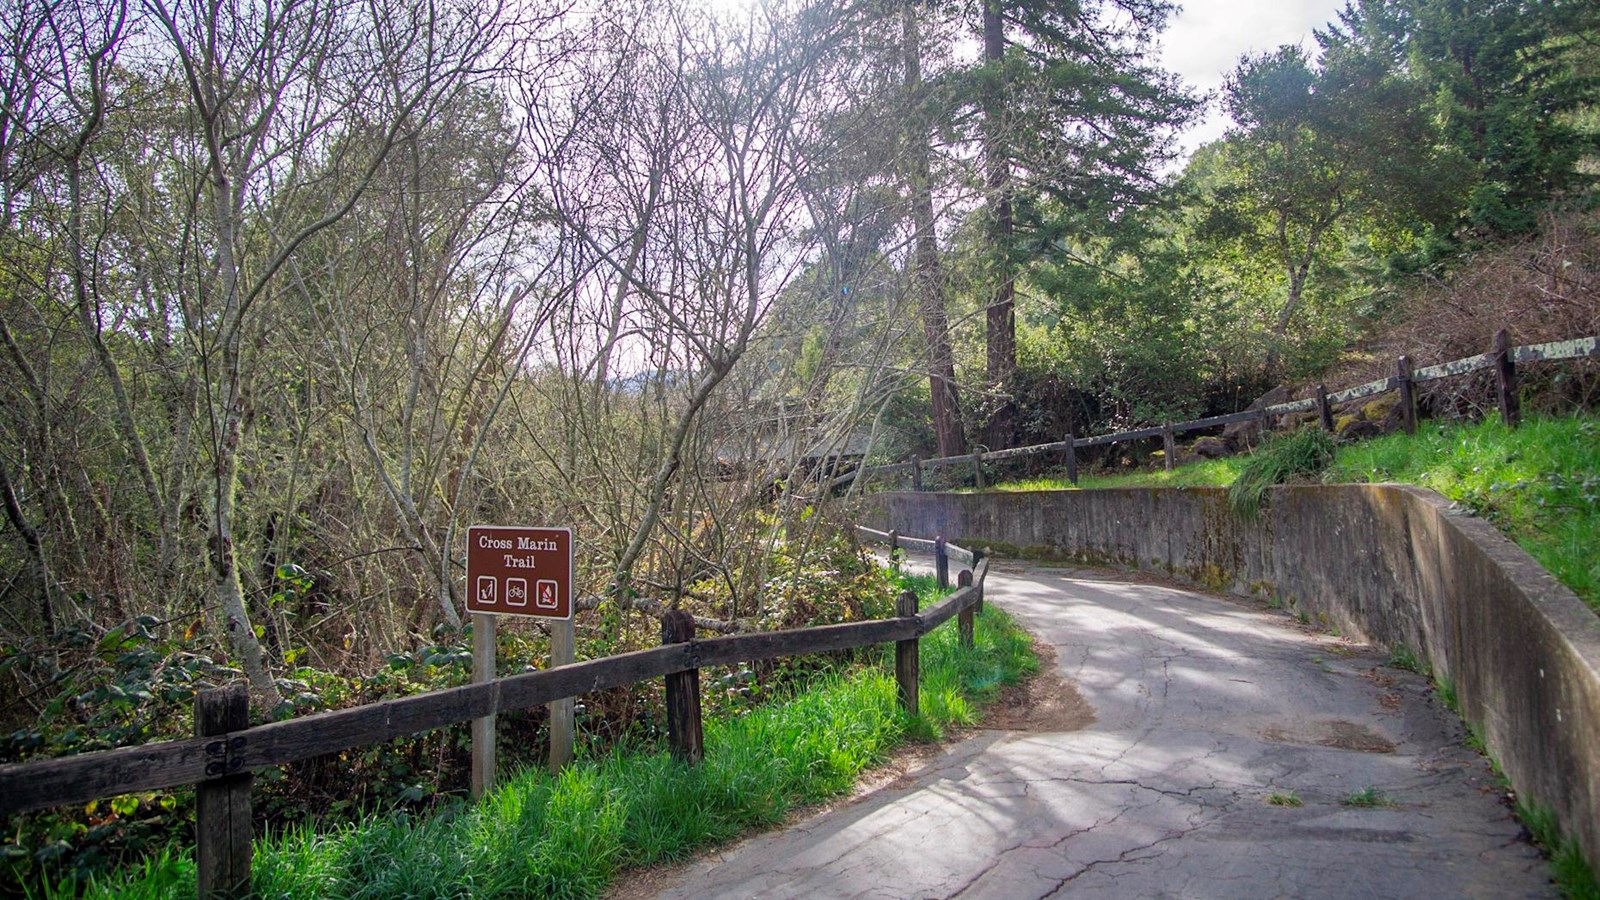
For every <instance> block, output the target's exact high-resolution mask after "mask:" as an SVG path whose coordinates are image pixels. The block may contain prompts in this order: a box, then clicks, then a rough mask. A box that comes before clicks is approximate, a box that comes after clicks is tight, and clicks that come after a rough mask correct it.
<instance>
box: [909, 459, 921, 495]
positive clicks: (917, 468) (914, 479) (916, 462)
mask: <svg viewBox="0 0 1600 900" xmlns="http://www.w3.org/2000/svg"><path fill="white" fill-rule="evenodd" d="M911 489H912V490H913V491H921V490H922V457H920V456H913V457H911Z"/></svg>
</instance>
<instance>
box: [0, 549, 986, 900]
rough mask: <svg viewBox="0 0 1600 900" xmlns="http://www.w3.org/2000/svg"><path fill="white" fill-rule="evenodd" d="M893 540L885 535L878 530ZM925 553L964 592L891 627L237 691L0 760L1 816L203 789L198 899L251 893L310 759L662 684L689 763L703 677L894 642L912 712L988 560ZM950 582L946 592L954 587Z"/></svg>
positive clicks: (666, 634)
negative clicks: (378, 686) (188, 716)
mask: <svg viewBox="0 0 1600 900" xmlns="http://www.w3.org/2000/svg"><path fill="white" fill-rule="evenodd" d="M873 534H875V535H881V536H884V537H887V535H884V533H883V532H873ZM899 540H900V541H901V542H902V543H904V544H906V545H911V546H915V547H917V548H919V549H920V548H923V547H926V548H929V549H930V550H932V549H934V548H941V549H944V550H947V551H948V552H947V554H946V558H949V559H960V560H963V561H966V562H967V563H968V564H969V565H972V566H973V568H972V569H964V570H962V572H961V579H960V587H959V588H958V589H957V590H955V591H953V592H951V593H950V594H948V595H947V596H945V597H944V598H943V599H941V600H940V601H939V602H937V603H935V604H934V605H933V606H931V607H929V608H928V609H926V610H918V609H917V601H916V596H915V595H911V597H910V599H909V600H907V599H906V598H905V597H904V596H902V597H901V598H900V600H899V605H898V609H897V612H898V613H899V615H897V616H896V617H895V618H892V619H874V620H871V621H866V622H849V623H845V624H841V625H823V626H820V627H816V628H799V629H792V630H788V631H771V632H764V633H758V634H742V635H734V636H731V637H718V638H710V639H707V640H697V639H695V638H694V619H693V617H692V616H689V615H688V614H687V613H681V612H672V613H669V614H668V615H667V616H666V617H665V618H664V619H663V622H662V646H660V647H655V648H652V649H649V650H639V651H635V652H633V653H621V654H617V655H614V656H607V657H603V658H601V659H592V660H586V661H584V662H577V663H572V664H570V665H564V666H557V667H555V668H551V669H546V670H544V671H541V672H530V673H527V674H523V675H512V676H509V677H506V678H499V679H496V680H493V681H488V682H484V683H480V684H470V685H464V686H462V687H457V688H450V689H448V690H443V691H433V692H430V693H426V694H418V695H415V696H411V697H401V698H398V699H395V700H386V701H384V702H382V703H374V704H369V705H367V706H358V707H354V708H351V709H340V710H332V711H329V712H324V713H317V714H315V715H310V716H304V717H302V718H298V719H290V720H288V721H285V722H273V723H270V724H267V725H258V726H255V727H247V725H248V702H249V701H248V697H247V695H246V694H245V692H244V690H243V687H242V686H240V685H235V686H231V687H228V688H221V689H216V690H210V691H203V692H201V694H200V695H199V696H198V697H197V698H196V705H195V719H196V730H197V736H196V737H193V738H189V739H185V740H177V741H162V742H160V743H154V744H144V745H141V746H138V747H124V748H121V749H117V750H105V751H99V752H94V753H82V754H79V755H77V756H67V757H62V758H60V759H50V760H43V761H40V762H28V763H13V764H8V765H0V814H10V813H18V812H27V811H29V810H33V809H40V808H43V807H48V806H66V805H75V804H82V803H87V802H89V801H90V800H95V799H98V798H100V797H106V796H113V795H117V794H129V793H137V792H141V791H153V790H162V789H167V788H175V787H182V786H185V785H191V784H192V785H196V786H197V787H198V796H199V801H198V803H197V805H196V844H197V846H196V859H197V863H198V869H197V876H198V885H199V893H200V896H201V897H203V898H204V897H213V896H220V897H234V896H245V895H247V894H248V893H249V871H250V845H251V834H250V830H249V829H250V809H249V786H250V777H251V776H250V773H251V772H252V771H254V770H256V769H261V768H265V767H267V766H277V765H283V764H285V763H291V762H295V761H297V760H302V759H306V758H309V757H312V756H321V755H323V754H327V753H337V752H339V751H342V750H349V749H353V748H356V747H362V746H366V745H368V744H374V743H378V742H381V741H386V740H391V739H393V738H398V737H405V736H407V735H411V734H416V733H418V732H423V731H429V730H432V729H435V728H442V727H444V726H446V725H453V724H458V723H461V722H469V721H473V720H478V719H483V718H485V717H487V716H492V715H495V714H497V713H501V712H508V711H511V710H517V709H527V708H530V707H535V706H541V705H543V704H547V703H550V702H552V701H556V700H562V699H566V698H570V697H576V696H578V695H579V694H585V693H589V692H592V691H601V690H606V689H607V688H615V687H623V686H625V685H630V684H634V683H637V682H640V681H646V680H651V679H655V678H663V679H665V680H666V686H667V709H668V718H669V722H668V731H669V734H670V744H671V748H672V752H673V753H674V754H675V755H677V756H679V757H680V758H682V759H685V760H687V761H689V762H691V763H694V762H698V761H699V759H700V757H701V754H702V753H703V750H704V744H703V737H702V732H701V728H700V686H699V670H700V669H701V668H703V667H705V666H720V665H732V664H734V663H744V662H756V661H759V660H765V659H773V658H776V657H781V656H802V655H807V654H813V653H826V652H829V651H834V650H847V649H854V648H858V647H867V646H871V645H875V644H885V643H894V644H895V646H896V654H895V656H896V665H895V671H896V676H897V679H898V681H899V688H898V693H899V696H900V700H901V704H902V706H904V707H905V708H906V709H907V710H908V711H909V712H911V713H912V714H915V712H916V702H917V701H916V698H917V690H918V683H917V681H918V666H917V642H918V641H919V640H920V639H921V638H922V637H923V636H925V635H927V634H928V633H929V632H931V631H933V629H935V628H937V627H939V626H940V625H942V624H943V623H944V622H946V621H948V620H949V619H951V618H953V617H956V616H959V617H960V618H961V622H960V629H961V630H960V640H961V641H962V643H963V644H965V645H967V646H971V644H972V615H973V613H974V612H975V611H976V610H977V609H978V608H979V607H980V605H981V603H982V602H983V582H984V579H985V578H986V577H987V575H988V570H989V565H988V562H987V561H982V560H980V559H979V557H978V555H977V554H975V553H973V552H972V551H969V550H965V549H963V548H960V547H955V546H949V547H946V546H945V544H944V542H943V540H942V539H937V538H936V539H933V540H922V539H918V538H899ZM947 581H948V579H944V580H941V583H940V586H941V587H942V588H943V587H948V584H947Z"/></svg>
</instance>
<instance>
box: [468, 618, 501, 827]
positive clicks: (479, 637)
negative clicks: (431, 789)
mask: <svg viewBox="0 0 1600 900" xmlns="http://www.w3.org/2000/svg"><path fill="white" fill-rule="evenodd" d="M495 619H496V617H495V616H493V615H491V614H489V613H473V614H472V683H473V684H484V683H486V682H490V681H493V680H494V674H495V673H494V656H495V653H494V650H495V647H494V642H495V634H494V633H495V625H496V621H495ZM494 718H495V717H494V713H490V714H489V715H487V716H484V717H483V718H481V719H473V720H472V799H474V800H479V799H482V797H483V795H484V794H487V793H489V791H490V790H492V789H493V788H494V774H495V759H494V755H495V754H494V750H495V747H494Z"/></svg>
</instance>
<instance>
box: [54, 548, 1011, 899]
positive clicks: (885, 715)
mask: <svg viewBox="0 0 1600 900" xmlns="http://www.w3.org/2000/svg"><path fill="white" fill-rule="evenodd" d="M896 584H897V586H904V587H909V588H911V589H913V590H917V591H918V592H919V594H920V595H921V596H922V597H923V598H924V600H928V601H931V600H932V599H934V598H935V595H936V594H937V590H936V588H935V587H934V586H933V579H931V578H918V577H907V576H896ZM956 635H957V632H956V629H955V627H954V625H953V624H952V625H951V626H950V627H946V628H940V629H938V630H937V631H935V632H934V633H933V634H931V635H929V636H928V637H926V638H924V639H923V642H922V677H923V681H922V696H921V713H920V714H919V715H918V716H917V717H915V718H911V717H907V716H906V715H904V714H903V713H902V712H900V711H899V709H898V707H897V705H896V702H895V683H894V678H893V675H892V665H891V664H890V662H891V657H890V656H889V655H888V654H887V653H886V652H885V651H884V650H883V649H879V650H875V651H873V652H870V653H866V654H863V655H862V657H861V658H860V659H857V660H854V661H851V662H844V663H817V662H814V661H813V662H812V663H811V664H810V665H811V666H812V667H811V668H810V670H809V671H808V674H806V675H805V676H804V677H803V678H802V679H801V680H800V681H798V682H797V683H796V684H795V685H793V686H792V687H790V688H788V689H785V690H783V691H782V692H781V696H778V697H776V698H774V699H772V700H770V701H769V702H766V703H763V704H761V705H759V706H755V707H752V708H748V709H725V711H724V713H723V714H721V715H718V716H716V717H714V718H712V719H711V720H709V721H707V723H706V755H705V760H704V762H703V763H702V764H701V765H699V766H694V767H690V766H686V765H684V764H682V763H680V762H678V761H676V760H674V759H673V758H672V757H671V756H670V755H669V754H668V753H667V752H666V751H665V748H664V747H663V746H662V745H661V744H660V742H628V743H624V744H621V745H619V746H617V747H616V748H614V749H613V750H611V751H610V752H606V753H586V754H585V755H584V756H583V757H582V758H580V759H579V760H578V761H577V762H576V763H575V764H574V765H572V766H571V767H570V768H568V769H566V770H565V771H563V772H562V773H561V774H560V775H559V776H551V775H549V774H548V773H546V772H545V771H544V770H543V769H542V768H538V767H529V768H527V769H525V770H524V771H522V772H521V773H520V774H518V775H515V776H513V777H511V778H509V779H507V783H505V784H504V785H503V786H501V787H499V788H497V789H496V790H495V791H494V792H493V793H492V794H491V795H490V796H488V797H487V798H486V799H485V800H484V801H483V802H481V803H478V804H471V805H469V804H467V803H465V802H462V801H460V800H457V801H455V802H452V803H450V804H448V805H446V806H444V807H443V808H441V809H439V810H438V811H437V812H435V813H434V814H432V815H422V814H416V813H409V812H403V811H402V812H395V813H392V814H386V815H379V816H373V817H369V818H365V819H362V820H359V821H356V822H353V823H347V824H342V825H337V826H335V827H332V828H328V829H319V828H315V827H313V826H312V825H311V824H309V823H308V824H303V825H299V826H295V827H291V828H288V829H286V830H283V831H281V832H280V833H278V834H276V835H273V836H271V837H269V838H267V839H264V840H261V841H259V842H258V844H257V848H256V862H255V887H256V891H257V893H258V894H259V895H260V896H262V897H283V898H300V897H304V898H322V897H330V896H341V897H364V898H383V897H396V898H398V897H423V896H425V897H462V898H465V897H472V898H489V897H595V896H598V895H599V894H600V892H601V891H602V890H603V889H604V888H605V887H606V885H607V884H609V883H610V882H611V880H612V879H613V878H614V877H615V876H616V875H617V874H618V873H620V872H622V871H623V870H626V869H628V868H632V867H638V866H646V865H651V864H654V863H660V862H668V861H673V860H678V859H682V858H684V857H686V856H688V855H689V854H691V853H693V852H695V851H696V850H698V849H701V848H703V847H706V846H709V845H711V844H715V843H717V842H720V841H725V840H728V839H731V838H733V837H736V836H738V835H740V834H742V833H744V832H746V831H748V830H750V829H753V828H766V827H771V826H773V825H776V824H779V823H781V822H783V821H784V820H785V819H786V818H788V817H789V816H790V815H792V814H793V813H794V812H795V811H796V810H797V809H799V808H802V807H805V806H807V805H810V804H815V803H820V802H823V801H826V800H829V799H832V798H835V797H838V796H840V795H842V794H844V793H846V792H848V791H849V790H850V788H851V786H852V785H853V784H854V783H855V781H856V778H857V777H858V776H859V775H861V773H863V772H865V771H867V770H869V769H871V768H873V767H874V766H878V765H881V764H882V763H884V762H885V761H886V760H887V759H888V758H889V756H890V755H891V754H892V753H893V752H894V750H895V749H896V748H897V747H900V746H902V745H904V744H905V743H906V742H908V741H915V740H936V739H939V738H941V737H942V736H943V735H944V734H945V733H946V732H947V730H948V729H951V728H962V727H966V726H970V725H972V724H974V723H976V722H977V721H978V717H979V715H980V712H981V708H982V705H983V703H984V702H986V701H988V700H991V699H993V698H994V697H995V695H996V694H997V693H998V691H999V690H1000V688H1001V687H1003V686H1004V685H1007V684H1012V683H1015V682H1016V681H1018V680H1019V679H1020V678H1022V677H1023V676H1024V675H1026V674H1028V673H1031V672H1033V671H1035V670H1036V668H1037V665H1038V663H1037V660H1036V659H1035V658H1034V656H1033V652H1032V649H1031V640H1030V639H1029V637H1028V636H1027V634H1026V633H1024V632H1023V631H1021V630H1020V629H1019V628H1018V627H1017V626H1016V625H1015V624H1013V623H1012V622H1011V620H1010V619H1009V618H1008V617H1007V616H1006V615H1005V613H1003V612H1001V611H1000V610H999V609H998V608H996V607H994V606H992V605H989V606H985V607H984V609H983V611H982V612H981V613H980V614H979V616H978V618H977V626H976V629H975V646H974V648H973V649H971V650H967V649H964V648H962V647H961V646H960V644H959V642H958V641H957V637H956ZM713 685H715V682H714V681H712V680H711V679H708V688H709V687H712V686H713ZM80 890H81V891H82V895H83V896H85V897H91V898H100V897H103V898H108V900H109V898H144V897H151V898H154V897H185V896H193V893H194V869H193V861H192V859H191V857H190V855H189V851H188V850H179V849H170V850H168V851H166V852H164V853H162V854H160V855H159V856H157V857H155V858H152V859H150V860H148V861H147V862H145V863H144V864H143V865H141V866H138V867H135V868H134V869H133V870H132V871H131V872H129V873H125V874H120V875H114V876H106V877H101V878H96V879H93V880H92V881H91V882H90V883H89V884H87V885H77V884H73V883H71V882H67V883H62V884H58V885H56V886H54V887H53V888H48V889H42V890H40V891H38V892H37V893H35V894H34V896H38V897H70V896H75V895H77V894H78V893H79V891H80Z"/></svg>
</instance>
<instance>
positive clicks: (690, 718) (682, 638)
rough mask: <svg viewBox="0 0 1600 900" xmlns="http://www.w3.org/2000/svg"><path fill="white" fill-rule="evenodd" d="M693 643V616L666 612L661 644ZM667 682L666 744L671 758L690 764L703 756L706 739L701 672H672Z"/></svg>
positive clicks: (672, 610)
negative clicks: (702, 730) (703, 729)
mask: <svg viewBox="0 0 1600 900" xmlns="http://www.w3.org/2000/svg"><path fill="white" fill-rule="evenodd" d="M691 640H694V616H693V615H690V614H689V612H688V610H683V609H669V610H667V614H666V615H664V616H662V617H661V643H662V644H663V645H666V644H682V643H685V642H687V641H691ZM666 682H667V744H668V746H669V747H671V748H672V755H673V756H676V757H677V758H679V759H681V760H683V761H684V762H686V763H688V764H689V765H691V766H692V765H696V764H697V763H699V762H700V760H701V758H702V757H703V756H705V736H704V734H703V733H702V732H701V730H700V670H699V669H687V670H685V671H682V672H673V673H672V674H671V675H668V676H667V677H666Z"/></svg>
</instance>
